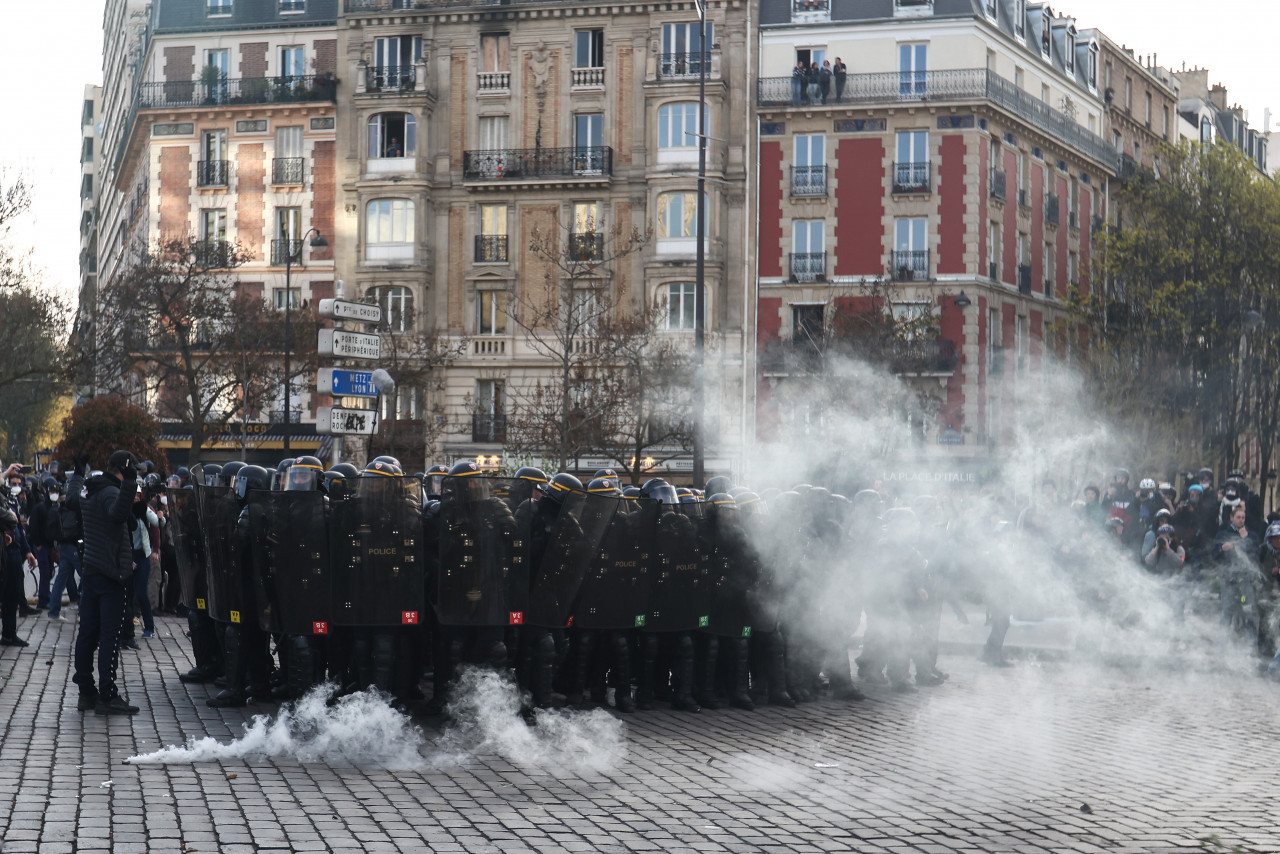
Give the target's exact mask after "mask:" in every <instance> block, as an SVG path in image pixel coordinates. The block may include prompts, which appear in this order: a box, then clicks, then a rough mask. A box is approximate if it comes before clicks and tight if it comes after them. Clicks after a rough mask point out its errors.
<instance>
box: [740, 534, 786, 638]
mask: <svg viewBox="0 0 1280 854" xmlns="http://www.w3.org/2000/svg"><path fill="white" fill-rule="evenodd" d="M772 519H773V517H771V516H765V515H755V516H747V517H745V518H743V519H741V520H740V522H741V525H742V532H743V541H744V549H745V554H744V556H743V560H745V561H746V562H747V563H748V564H749V565H750V567H751V569H749V570H748V572H749V574H751V575H754V577H755V583H754V584H752V585H751V587H749V588H748V589H747V594H746V596H747V618H746V622H747V624H748V625H749V626H750V627H751V631H752V633H753V634H755V633H757V632H766V633H768V632H774V631H777V629H778V620H779V619H780V618H781V617H780V611H781V602H782V595H783V588H782V585H781V582H780V580H779V577H778V576H779V568H778V566H779V565H778V564H776V563H774V562H772V561H770V560H769V558H768V557H767V556H768V555H771V554H774V553H775V550H776V551H777V552H781V551H782V548H781V547H778V548H776V549H775V547H774V546H773V544H772V542H771V540H770V537H771V536H774V537H779V542H780V543H787V542H792V541H793V540H794V537H787V536H782V533H781V532H780V531H778V529H777V527H776V526H775V527H770V520H772ZM779 560H781V555H779Z"/></svg>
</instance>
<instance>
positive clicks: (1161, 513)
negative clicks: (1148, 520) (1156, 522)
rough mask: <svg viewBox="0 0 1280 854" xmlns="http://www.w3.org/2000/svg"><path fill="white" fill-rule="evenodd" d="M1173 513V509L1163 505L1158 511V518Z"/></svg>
mask: <svg viewBox="0 0 1280 854" xmlns="http://www.w3.org/2000/svg"><path fill="white" fill-rule="evenodd" d="M1172 515H1173V511H1172V510H1170V509H1169V508H1168V507H1161V508H1160V509H1159V510H1157V511H1156V518H1157V519H1163V518H1166V517H1169V516H1172Z"/></svg>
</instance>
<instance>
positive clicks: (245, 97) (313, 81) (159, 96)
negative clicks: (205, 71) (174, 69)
mask: <svg viewBox="0 0 1280 854" xmlns="http://www.w3.org/2000/svg"><path fill="white" fill-rule="evenodd" d="M337 89H338V81H337V80H336V79H335V78H334V77H333V75H331V74H315V75H311V74H302V75H290V76H285V77H240V78H235V79H227V80H217V81H210V82H204V81H200V80H173V81H168V82H164V83H140V84H138V94H137V101H136V109H139V110H150V109H165V108H172V107H217V106H221V105H224V104H233V105H234V104H282V103H294V102H299V101H333V100H336V99H337Z"/></svg>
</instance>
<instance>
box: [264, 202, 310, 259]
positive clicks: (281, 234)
mask: <svg viewBox="0 0 1280 854" xmlns="http://www.w3.org/2000/svg"><path fill="white" fill-rule="evenodd" d="M301 234H302V208H276V233H275V237H274V238H273V240H272V243H271V263H272V264H274V265H276V266H283V265H284V264H285V262H286V261H288V263H290V264H297V263H298V262H299V261H301V260H302V246H301V243H300V235H301Z"/></svg>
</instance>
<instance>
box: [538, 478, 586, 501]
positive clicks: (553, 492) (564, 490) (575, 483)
mask: <svg viewBox="0 0 1280 854" xmlns="http://www.w3.org/2000/svg"><path fill="white" fill-rule="evenodd" d="M544 492H545V493H546V496H547V498H549V499H551V500H552V501H554V502H555V503H556V504H563V503H564V500H565V499H566V498H568V497H569V493H571V492H582V481H580V480H578V479H577V478H576V477H574V476H573V475H571V474H569V473H568V472H560V474H558V475H556V476H555V477H553V478H551V482H550V483H548V484H547V488H546V489H545V490H544Z"/></svg>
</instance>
